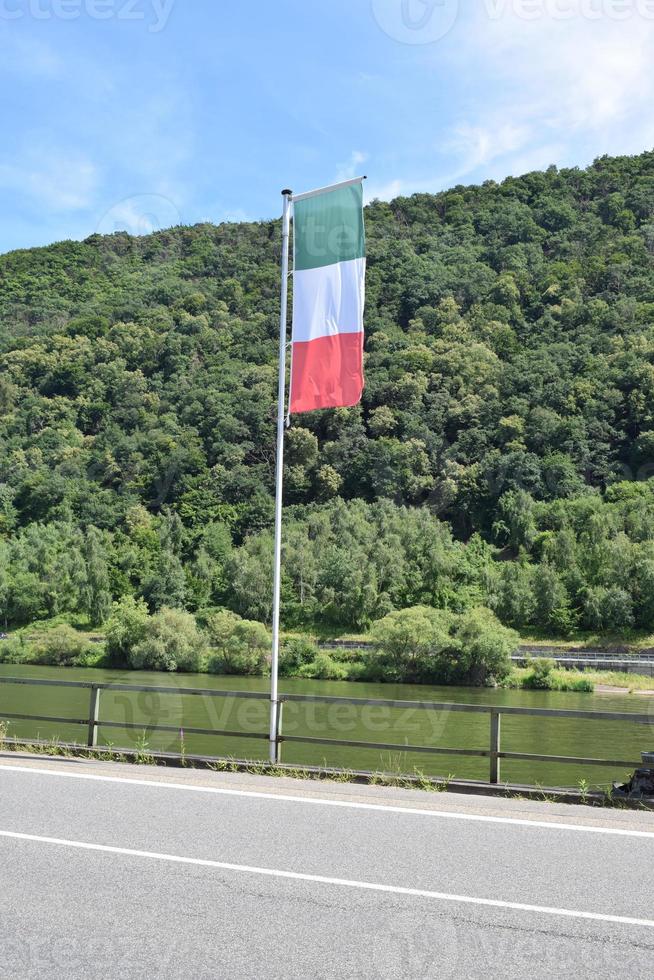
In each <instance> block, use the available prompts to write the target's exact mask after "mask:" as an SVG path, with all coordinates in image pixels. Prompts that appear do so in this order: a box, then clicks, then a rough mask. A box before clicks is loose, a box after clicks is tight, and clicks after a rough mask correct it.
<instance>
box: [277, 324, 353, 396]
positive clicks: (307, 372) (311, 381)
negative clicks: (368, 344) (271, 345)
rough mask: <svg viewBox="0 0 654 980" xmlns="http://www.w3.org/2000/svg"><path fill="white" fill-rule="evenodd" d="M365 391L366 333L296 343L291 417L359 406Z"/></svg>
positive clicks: (292, 373) (338, 335)
mask: <svg viewBox="0 0 654 980" xmlns="http://www.w3.org/2000/svg"><path fill="white" fill-rule="evenodd" d="M362 392H363V332H359V333H338V334H333V335H331V336H329V337H318V338H317V339H316V340H310V341H306V342H304V343H295V344H293V369H292V372H291V407H290V411H291V415H297V413H298V412H311V411H313V410H314V409H316V408H341V407H343V408H344V407H348V406H350V405H356V404H357V403H358V402H360V401H361V394H362Z"/></svg>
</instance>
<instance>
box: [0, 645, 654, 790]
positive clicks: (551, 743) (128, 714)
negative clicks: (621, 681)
mask: <svg viewBox="0 0 654 980" xmlns="http://www.w3.org/2000/svg"><path fill="white" fill-rule="evenodd" d="M3 677H41V678H44V679H56V680H74V681H95V682H98V683H108V684H111V683H114V684H132V685H134V684H137V685H154V686H158V687H164V686H165V687H179V688H185V687H190V688H204V689H207V688H209V689H215V690H224V691H225V690H239V691H261V692H265V691H267V688H268V681H267V680H266V679H265V678H250V677H248V678H244V677H212V676H208V675H206V674H196V675H192V674H186V675H176V674H175V675H169V674H158V673H145V672H139V673H136V672H134V671H116V670H64V669H62V668H57V667H28V666H20V667H17V666H12V665H9V664H0V719H1V718H2V716H3V711H4V712H13V713H25V714H35V715H47V716H61V717H66V718H70V719H84V718H86V717H88V704H89V692H88V691H87V690H75V689H66V688H38V687H22V686H14V685H9V684H3V683H1V680H2V678H3ZM281 690H282V692H286V693H289V694H292V693H293V694H294V693H297V694H323V695H330V696H341V697H343V696H344V697H355V698H384V699H391V700H403V701H408V700H422V701H428V700H433V701H440V702H463V703H468V704H488V705H497V706H502V705H507V706H509V705H510V706H521V707H543V708H569V709H579V710H583V711H593V710H596V711H620V712H625V711H628V712H632V713H634V714H641V715H642V714H645V715H647V714H649V715H650V717H651V722H650V724H647V725H645V724H633V723H631V722H612V721H588V720H585V719H575V718H562V719H550V718H539V717H529V716H518V717H513V716H504V717H503V719H502V749H503V750H504V751H513V752H528V753H537V754H540V755H564V756H566V755H567V756H577V757H579V756H582V757H594V758H605V759H622V760H633V761H634V762H637V761H638V760H639V759H640V753H641V752H642V751H643V750H651V749H652V748H654V728H653V726H654V699H652V698H648V697H640V696H635V695H631V696H630V695H627V694H624V695H616V694H575V693H562V692H549V691H502V690H486V689H482V690H478V689H475V688H460V687H426V686H416V685H408V684H361V683H356V684H355V683H347V682H342V681H308V680H283V681H282V682H281ZM100 719H101V720H105V721H115V722H119V723H127V724H135V725H139V726H140V725H143V729H144V730H145V729H146V728H147V727H148V726H149V725H155V724H158V725H166V726H170V727H171V728H173V729H174V731H173V732H152V733H150V734H148V736H147V742H148V745H149V747H150V748H152V749H157V750H163V751H172V752H179V750H180V729H187V728H208V729H215V728H219V729H223V730H228V731H232V732H260V733H264V732H266V730H267V726H268V705H267V703H266V702H265V701H255V700H239V699H236V698H209V697H197V696H190V695H184V694H170V695H167V694H166V695H162V694H148V693H140V694H131V693H124V692H120V691H111V690H108V691H103V692H102V701H101V710H100ZM284 732H285V734H287V735H304V736H311V737H317V738H344V739H348V740H351V741H370V742H390V743H393V744H397V745H430V744H431V745H437V746H446V747H448V748H474V749H487V748H488V740H489V718H488V716H486V715H477V714H467V713H466V714H464V713H461V712H447V711H445V712H425V711H418V710H405V709H402V710H399V709H386V708H372V707H363V708H362V707H354V706H351V705H325V704H315V705H314V704H293V703H288V704H286V705H285V707H284ZM9 734H10V735H15V736H20V737H28V736H29V737H32V738H36V737H39V738H46V739H49V738H52V737H58V738H59V739H60V740H61V741H78V742H80V741H81V742H84V741H85V739H86V729H85V728H84V727H80V726H79V725H66V724H60V723H58V724H51V723H45V722H21V721H15V722H10V724H9ZM139 737H141V738H142V737H143V731H138V732H135V731H129V730H125V729H108V728H104V729H103V728H100V735H99V742H100V743H101V744H113V745H115V746H120V747H125V748H126V747H130V746H133V745H134V744H135V742H136V741H137V740H138V739H139ZM184 741H185V749H186V752H187V753H188V754H193V753H198V754H202V755H219V756H230V757H236V758H239V759H264V758H266V756H267V743H266V742H265V741H263V740H261V741H257V740H255V739H246V738H233V737H230V738H226V737H222V736H192V735H189V734H186V733H185V735H184ZM283 761H284V762H288V763H298V764H310V765H322V764H326V765H328V766H339V767H346V768H352V769H385V770H393V771H395V770H397V769H398V768H399V769H401V770H402V771H404V772H409V771H411V770H412V769H413V767H414V766H417V767H419V768H420V769H422V770H423V771H424V772H427V773H430V774H433V775H442V776H448V775H450V774H452V775H454V776H456V777H457V778H461V779H484V780H486V779H488V760H486V759H477V758H467V757H460V756H450V755H447V756H445V755H443V756H430V755H426V754H422V753H420V754H419V753H407V752H401V753H400V752H395V753H392V754H391V753H388V752H380V751H378V750H374V749H359V748H347V747H338V746H335V747H333V748H332V747H331V746H313V745H303V744H293V743H287V744H285V745H284V747H283ZM628 772H629V770H628V769H627V768H626V767H617V768H606V767H599V766H592V767H588V766H587V767H584V766H577V765H562V764H560V763H536V762H525V761H511V760H508V761H503V763H502V780H503V781H504V780H506V781H510V782H519V783H531V784H540V785H543V786H574V785H577V783H578V781H579V780H580V779H587V780H588V782H589V783H591V784H592V785H607V784H609V783H610V782H611V781H613V780H614V779H620V778H622V777H623V776H626V775H628Z"/></svg>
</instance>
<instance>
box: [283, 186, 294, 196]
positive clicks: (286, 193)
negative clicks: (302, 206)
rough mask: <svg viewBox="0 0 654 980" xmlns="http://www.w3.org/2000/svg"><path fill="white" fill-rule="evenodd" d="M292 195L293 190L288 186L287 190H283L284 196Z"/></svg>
mask: <svg viewBox="0 0 654 980" xmlns="http://www.w3.org/2000/svg"><path fill="white" fill-rule="evenodd" d="M292 196H293V191H290V190H289V189H288V187H287V188H286V190H283V191H282V197H292Z"/></svg>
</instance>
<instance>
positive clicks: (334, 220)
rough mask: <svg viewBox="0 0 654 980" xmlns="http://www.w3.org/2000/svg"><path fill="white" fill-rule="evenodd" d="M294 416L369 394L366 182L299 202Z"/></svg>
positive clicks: (306, 196) (296, 220)
mask: <svg viewBox="0 0 654 980" xmlns="http://www.w3.org/2000/svg"><path fill="white" fill-rule="evenodd" d="M293 232H294V234H293V241H294V248H295V264H294V273H293V337H292V367H291V392H290V409H289V412H290V414H292V415H295V414H297V413H298V412H310V411H312V410H313V409H317V408H338V407H342V406H343V407H344V406H349V405H356V404H357V403H358V402H359V401H360V400H361V394H362V392H363V307H364V300H365V278H366V258H365V254H366V243H365V230H364V223H363V184H362V181H361V180H360V179H358V180H356V181H348V183H347V184H341V185H337V186H336V187H333V188H327V189H326V190H324V191H318V192H314V193H310V194H300V195H298V196H297V197H294V198H293Z"/></svg>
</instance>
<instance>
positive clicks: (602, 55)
mask: <svg viewBox="0 0 654 980" xmlns="http://www.w3.org/2000/svg"><path fill="white" fill-rule="evenodd" d="M564 6H565V9H566V10H567V12H568V16H566V17H561V16H553V15H552V14H551V13H548V10H549V9H550V8H551V10H552V11H554V10H559V9H561V10H563V8H564ZM488 9H489V7H488V0H486V3H485V4H483V5H482V4H479V6H477V7H476V8H475V13H474V16H472V17H469V18H467V19H465V21H464V22H462V23H461V25H460V26H461V30H460V31H457V32H456V34H455V35H454V37H453V41H454V42H455V43H454V44H453V45H452V47H451V49H450V52H449V57H450V58H451V60H452V62H453V65H454V66H458V67H459V68H462V67H463V66H464V65H467V66H468V67H469V66H470V65H473V66H475V73H476V74H479V73H480V74H481V75H482V76H483V77H484V78H485V79H486V80H487V82H488V83H489V84H488V101H487V102H486V100H485V101H484V110H483V112H482V113H481V114H479V113H477V117H476V118H474V117H473V118H472V119H468V120H465V121H464V122H462V125H466V124H467V125H468V126H471V127H473V128H474V127H475V126H479V125H481V124H482V121H481V120H482V119H483V116H485V115H487V113H488V109H489V106H490V112H491V116H492V117H493V118H494V120H495V121H496V120H498V119H503V120H504V121H505V126H506V125H508V126H511V127H513V128H514V129H517V130H519V131H521V132H522V133H523V134H526V133H528V142H529V144H530V145H531V147H532V150H533V149H534V148H535V147H536V146H538V145H539V144H548V143H552V142H554V143H555V144H556V145H557V146H562V147H568V148H569V149H571V148H572V147H573V146H574V145H578V142H579V141H580V140H582V141H584V140H585V141H587V142H588V144H589V145H592V146H593V147H594V148H595V152H594V154H593V155H597V154H600V153H603V152H621V151H629V150H637V149H644V148H645V146H646V145H647V140H648V138H649V136H650V135H651V128H652V127H651V123H650V115H651V105H652V100H653V98H654V74H653V73H652V71H651V49H652V42H653V41H654V21H652V20H651V19H648V18H643V17H641V16H639V15H638V13H637V8H636V7H635V6H634V7H633V10H632V16H630V17H629V18H628V19H626V20H616V19H614V18H612V17H610V16H609V15H608V14H607V15H604V16H600V17H597V18H592V19H591V18H589V17H588V16H587V11H588V9H589V6H588V0H568V2H567V4H566V5H563V4H559V5H558V6H556V5H555V6H552V5H551V4H548V3H545V2H543V4H542V11H543V12H542V16H539V17H537V18H535V19H533V20H531V19H525V18H524V16H520V10H521V9H522V8H521V5H520V4H519V3H514V4H508V3H507V4H505V5H504V13H503V14H502V16H500V17H497V18H493V17H489V15H488V13H487V10H488ZM534 9H538V7H537V5H535V6H534ZM594 9H600V7H598V6H597V5H596V6H595V8H594ZM606 9H607V10H608V9H609V7H608V6H607V7H606ZM502 133H503V130H502V129H498V128H497V127H496V126H493V127H492V131H491V137H490V139H491V145H492V146H494V147H495V148H496V151H497V152H494V154H493V155H494V156H495V157H497V156H501V155H506V156H507V157H508V158H509V159H510V157H511V153H512V152H513V150H515V149H518V150H520V149H521V147H510V146H506V147H503V146H502V142H503V138H502ZM524 143H526V141H525V140H523V144H524ZM625 144H627V145H625Z"/></svg>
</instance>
